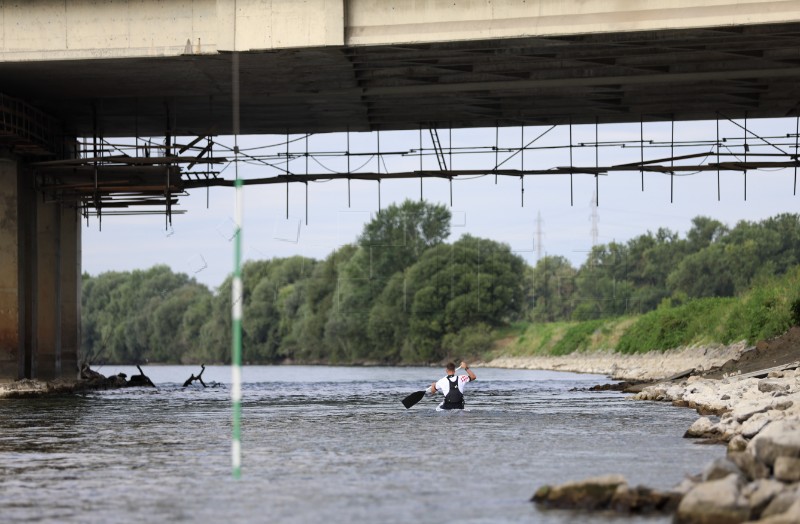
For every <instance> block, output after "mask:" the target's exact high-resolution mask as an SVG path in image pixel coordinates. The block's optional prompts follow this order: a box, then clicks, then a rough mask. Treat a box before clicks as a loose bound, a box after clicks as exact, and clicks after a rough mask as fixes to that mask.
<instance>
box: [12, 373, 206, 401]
mask: <svg viewBox="0 0 800 524" xmlns="http://www.w3.org/2000/svg"><path fill="white" fill-rule="evenodd" d="M137 368H138V369H139V374H138V375H132V376H131V377H130V378H127V376H126V375H125V374H124V373H120V374H118V375H110V376H108V377H105V376H103V375H101V374H100V373H98V372H96V371H93V370H92V369H90V368H89V367H88V366H86V367H84V368H83V369H82V370H81V373H80V378H75V379H66V378H61V379H57V380H49V381H43V380H30V379H23V380H16V381H14V382H8V383H5V384H0V398H33V397H42V396H54V395H71V394H74V393H83V392H86V391H95V390H98V389H120V388H129V387H142V386H145V387H155V384H153V382H152V381H151V380H150V379H149V378H148V377H147V376H146V375H145V374H144V372H143V371H142V368H141V367H139V366H137ZM193 376H194V375H193Z"/></svg>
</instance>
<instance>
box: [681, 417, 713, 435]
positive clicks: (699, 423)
mask: <svg viewBox="0 0 800 524" xmlns="http://www.w3.org/2000/svg"><path fill="white" fill-rule="evenodd" d="M718 434H719V429H718V428H717V427H716V426H715V425H714V423H713V422H711V419H710V418H708V417H700V418H699V419H697V420H695V421H694V422H693V423H692V425H691V426H689V429H687V430H686V433H684V434H683V437H684V438H710V437H714V436H717V435H718Z"/></svg>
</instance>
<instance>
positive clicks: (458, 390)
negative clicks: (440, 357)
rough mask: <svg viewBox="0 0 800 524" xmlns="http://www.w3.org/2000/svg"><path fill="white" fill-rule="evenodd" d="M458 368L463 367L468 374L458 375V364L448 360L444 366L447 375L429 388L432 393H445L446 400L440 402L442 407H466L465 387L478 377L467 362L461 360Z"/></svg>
mask: <svg viewBox="0 0 800 524" xmlns="http://www.w3.org/2000/svg"><path fill="white" fill-rule="evenodd" d="M458 369H463V370H464V371H466V372H467V374H466V375H456V365H455V364H454V363H453V362H448V363H447V366H446V367H445V368H444V370H445V372H446V373H447V375H446V376H444V377H442V378H441V379H439V380H438V381H436V382H434V383H433V384H431V387H430V390H429V391H430V393H431V394H436V392H437V391H441V392H442V393H444V402H442V403H441V404H439V407H440V408H441V409H464V388H465V386H466V385H467V384H468V383H470V382H472V381H473V380H477V378H478V377H476V376H475V373H473V372H472V370H471V369H469V366H468V365H467V363H466V362H461V365H460V366H458Z"/></svg>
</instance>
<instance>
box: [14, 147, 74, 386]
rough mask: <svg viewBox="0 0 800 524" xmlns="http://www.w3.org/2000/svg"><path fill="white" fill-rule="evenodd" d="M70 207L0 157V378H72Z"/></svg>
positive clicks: (20, 165)
mask: <svg viewBox="0 0 800 524" xmlns="http://www.w3.org/2000/svg"><path fill="white" fill-rule="evenodd" d="M80 226H81V224H80V214H79V213H78V210H77V209H76V208H73V207H69V206H66V205H64V204H57V203H47V202H45V201H44V199H43V197H42V195H41V194H40V193H37V192H36V190H35V187H34V178H33V175H32V174H31V173H30V172H28V171H27V170H25V166H24V164H23V163H22V162H21V161H20V160H18V159H15V158H12V157H5V158H2V157H0V382H8V381H13V380H17V379H22V378H31V379H39V380H52V379H55V378H62V377H63V378H75V377H77V373H78V352H79V350H80V341H81V337H80V284H81V262H80V261H81V252H80V245H81V229H80Z"/></svg>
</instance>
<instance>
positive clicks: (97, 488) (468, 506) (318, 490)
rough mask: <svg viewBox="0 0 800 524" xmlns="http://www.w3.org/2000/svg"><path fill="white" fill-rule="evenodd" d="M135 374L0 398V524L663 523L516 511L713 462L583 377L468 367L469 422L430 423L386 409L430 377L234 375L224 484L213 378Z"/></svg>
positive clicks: (224, 397) (226, 410) (389, 373)
mask: <svg viewBox="0 0 800 524" xmlns="http://www.w3.org/2000/svg"><path fill="white" fill-rule="evenodd" d="M99 371H100V372H101V373H103V374H104V375H111V374H116V373H117V372H120V371H122V372H125V373H127V374H128V375H129V376H130V375H131V374H136V373H137V371H136V370H135V368H129V367H114V366H106V367H104V368H100V369H99ZM144 371H145V372H146V373H147V374H148V376H149V377H150V378H151V379H152V380H153V382H155V383H156V385H157V386H158V388H157V389H151V388H132V389H124V390H108V391H98V392H92V393H88V394H84V395H78V396H69V397H59V398H41V399H6V400H0V515H2V520H3V521H4V522H81V523H84V522H86V523H95V522H96V523H106V522H112V521H126V522H145V521H148V522H276V523H284V522H286V523H323V522H324V523H339V522H342V523H358V522H380V523H382V524H386V523H409V522H414V523H434V522H435V523H439V522H442V521H443V520H445V519H447V520H450V519H452V520H453V521H458V522H471V523H472V522H474V523H484V522H485V523H495V522H525V523H545V524H556V523H568V522H587V523H609V522H627V523H638V522H648V523H655V522H664V523H666V522H669V518H667V517H659V518H642V517H636V518H623V517H618V516H615V515H588V514H575V513H572V512H569V511H561V510H559V511H543V510H539V509H537V508H536V506H535V505H533V504H532V503H530V502H529V499H530V497H531V495H532V494H533V493H534V491H535V490H536V489H537V488H538V487H539V486H541V485H543V484H553V483H561V482H566V481H569V480H578V479H583V478H586V477H589V476H593V475H601V474H607V473H621V474H623V475H625V476H626V478H627V479H628V481H629V482H630V483H631V484H632V485H635V484H646V485H649V486H651V487H657V488H668V487H671V486H673V485H675V484H677V483H678V482H680V480H681V479H682V478H683V477H684V476H685V475H687V474H694V473H698V472H699V471H701V470H702V468H703V466H704V465H705V464H706V463H708V462H710V461H711V460H712V459H713V458H716V457H718V456H723V455H724V448H723V447H722V446H699V445H696V444H693V443H692V442H691V441H689V440H686V439H683V438H682V435H683V432H684V431H685V430H686V428H687V427H688V426H689V425H690V424H691V423H692V422H693V421H694V420H695V418H696V417H697V415H696V414H695V413H694V412H693V411H692V410H689V409H685V408H676V407H672V406H669V405H665V404H660V403H652V402H635V401H632V400H629V399H628V398H627V396H626V395H623V394H620V393H614V392H589V391H585V390H582V391H575V390H574V389H575V388H587V387H589V386H591V385H594V384H598V383H603V382H605V381H606V380H605V378H604V377H601V376H597V375H579V374H573V373H559V372H549V371H525V370H503V369H480V368H478V369H474V371H475V372H476V374H477V375H478V380H477V381H476V382H473V383H471V384H470V385H469V388H468V389H467V391H466V393H465V397H466V400H467V407H468V409H469V411H465V412H437V411H436V410H435V407H436V404H437V401H435V400H434V399H432V398H427V397H426V398H424V399H423V400H422V401H421V402H420V403H419V404H417V405H416V406H414V407H412V408H411V409H409V410H406V409H405V408H403V406H402V404H401V403H400V400H401V399H402V398H403V397H405V396H406V395H407V394H409V393H412V392H413V391H416V390H419V389H423V388H424V387H426V386H427V385H429V384H430V383H431V382H433V381H434V380H436V379H438V378H441V376H443V374H444V373H443V372H442V370H439V369H433V368H380V367H376V368H352V367H325V366H320V367H305V366H275V367H273V366H247V367H245V368H244V370H243V381H244V386H243V405H242V419H243V423H242V476H241V478H240V479H239V480H233V479H232V475H231V466H230V446H231V444H230V435H231V408H230V400H229V397H230V388H229V383H230V368H227V367H223V366H209V367H206V370H205V373H204V374H203V379H204V381H205V382H206V383H207V384H209V385H212V383H215V382H216V383H219V386H218V387H208V388H203V387H202V386H200V385H199V384H198V383H195V384H197V385H193V386H191V387H188V388H185V389H184V388H182V387H181V386H182V384H183V382H184V380H186V379H187V378H188V377H189V375H190V374H192V373H197V372H198V371H199V368H198V367H194V366H147V367H144ZM440 399H441V395H440V396H439V400H440Z"/></svg>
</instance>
